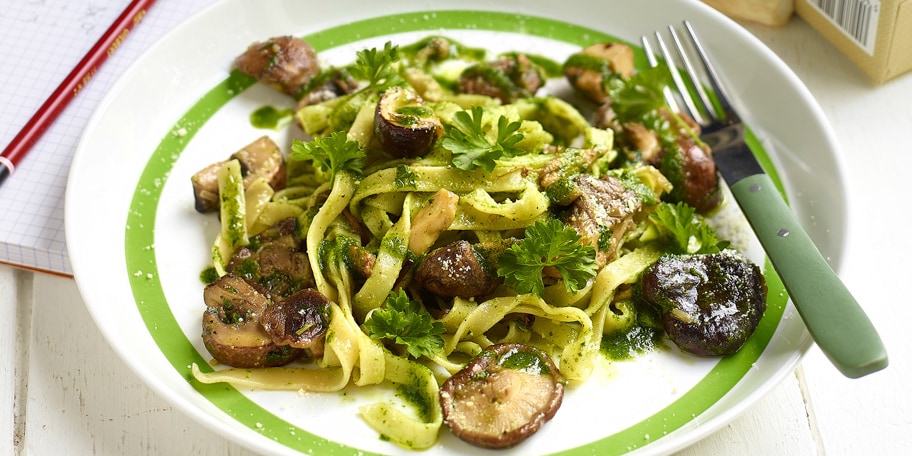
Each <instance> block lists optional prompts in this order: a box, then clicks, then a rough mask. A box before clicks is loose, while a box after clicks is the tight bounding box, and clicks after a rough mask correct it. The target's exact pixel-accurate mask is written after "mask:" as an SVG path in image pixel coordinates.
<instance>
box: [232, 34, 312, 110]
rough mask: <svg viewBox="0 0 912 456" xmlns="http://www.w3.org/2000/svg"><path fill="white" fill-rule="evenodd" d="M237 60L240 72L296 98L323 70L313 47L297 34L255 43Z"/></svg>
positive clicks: (236, 63)
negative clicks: (296, 35)
mask: <svg viewBox="0 0 912 456" xmlns="http://www.w3.org/2000/svg"><path fill="white" fill-rule="evenodd" d="M234 63H235V65H236V66H237V69H238V70H239V71H240V72H242V73H244V74H246V75H249V76H252V77H254V78H256V79H257V80H258V81H260V82H261V83H263V84H266V85H268V86H270V87H272V88H274V89H276V90H278V91H280V92H284V93H287V94H288V95H291V96H294V97H297V96H298V95H299V93H300V92H301V90H302V89H303V88H304V87H305V86H306V84H307V83H308V82H309V81H310V79H311V78H313V77H314V76H316V75H317V74H319V73H320V64H319V62H318V61H317V53H316V52H315V51H314V49H313V47H312V46H311V45H310V43H308V42H306V41H304V40H302V39H300V38H297V37H293V36H280V37H275V38H270V39H269V40H266V41H265V42H262V43H259V42H257V43H253V44H251V45H250V46H249V47H248V48H247V50H246V51H245V52H244V53H243V54H241V55H240V56H238V57H237V59H235V61H234Z"/></svg>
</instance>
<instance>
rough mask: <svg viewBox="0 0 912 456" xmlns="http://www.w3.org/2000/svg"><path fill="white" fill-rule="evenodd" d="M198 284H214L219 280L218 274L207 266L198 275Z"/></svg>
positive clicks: (211, 267)
mask: <svg viewBox="0 0 912 456" xmlns="http://www.w3.org/2000/svg"><path fill="white" fill-rule="evenodd" d="M199 278H200V282H203V283H204V284H206V285H209V284H210V283H213V282H215V281H216V280H218V279H219V275H218V272H217V271H216V270H215V267H213V266H209V267H208V268H206V269H203V270H202V271H201V272H200V275H199Z"/></svg>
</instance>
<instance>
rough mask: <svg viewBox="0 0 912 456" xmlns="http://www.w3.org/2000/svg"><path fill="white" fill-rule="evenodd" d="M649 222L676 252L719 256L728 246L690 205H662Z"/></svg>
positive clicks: (650, 216) (653, 213)
mask: <svg viewBox="0 0 912 456" xmlns="http://www.w3.org/2000/svg"><path fill="white" fill-rule="evenodd" d="M649 220H650V221H651V222H652V223H653V224H654V225H655V226H656V228H657V229H658V230H659V232H660V234H663V235H664V237H665V238H666V240H667V243H668V244H670V246H669V247H670V248H671V249H672V251H674V252H675V253H689V254H694V253H716V252H719V251H721V250H724V249H725V248H727V247H728V245H729V243H728V241H719V238H718V237H716V232H715V230H713V229H712V227H711V226H709V224H707V223H706V221H705V220H704V219H703V218H702V217H700V215H699V214H697V211H696V209H694V208H693V207H691V206H689V205H688V204H686V203H681V202H679V203H675V204H673V203H661V204H659V205H658V206H656V210H655V212H652V213H650V214H649Z"/></svg>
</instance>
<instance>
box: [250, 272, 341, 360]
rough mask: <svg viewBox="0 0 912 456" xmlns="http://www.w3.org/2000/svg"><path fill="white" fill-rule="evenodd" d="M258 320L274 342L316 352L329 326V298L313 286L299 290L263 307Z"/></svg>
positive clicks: (321, 348) (316, 354) (316, 353)
mask: <svg viewBox="0 0 912 456" xmlns="http://www.w3.org/2000/svg"><path fill="white" fill-rule="evenodd" d="M260 324H262V325H263V329H265V330H266V333H268V334H269V336H270V337H271V338H272V340H273V342H275V343H276V344H278V345H288V346H291V347H294V348H301V349H307V350H309V351H310V354H311V355H312V356H320V355H322V354H323V343H324V341H325V338H326V330H327V329H328V328H329V299H326V297H325V296H323V294H321V293H320V292H319V291H317V290H314V289H313V288H306V289H304V290H300V291H298V292H296V293H294V294H292V295H291V296H289V297H287V298H285V299H284V300H282V301H279V302H276V303H274V304H273V305H271V306H268V307H266V309H265V310H264V311H263V315H262V316H261V317H260Z"/></svg>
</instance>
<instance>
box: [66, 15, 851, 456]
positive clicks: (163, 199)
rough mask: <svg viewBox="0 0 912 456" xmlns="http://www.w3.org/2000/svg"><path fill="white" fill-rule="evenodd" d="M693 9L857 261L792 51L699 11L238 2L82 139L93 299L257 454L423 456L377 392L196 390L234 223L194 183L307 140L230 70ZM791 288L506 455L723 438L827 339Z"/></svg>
mask: <svg viewBox="0 0 912 456" xmlns="http://www.w3.org/2000/svg"><path fill="white" fill-rule="evenodd" d="M457 9H458V10H460V11H457ZM466 11H470V12H466ZM504 11H509V12H504ZM685 18H686V19H689V20H690V21H691V22H692V23H693V24H694V25H695V27H696V28H697V30H698V31H699V32H700V33H701V35H702V37H703V40H704V42H705V44H706V45H707V47H708V48H709V51H710V53H711V54H712V55H713V56H714V57H715V60H716V61H718V63H719V65H720V67H721V70H722V73H723V75H724V76H725V78H726V79H727V80H728V81H729V83H730V85H731V87H732V93H734V94H736V95H737V98H738V101H739V102H740V103H739V106H740V107H741V108H742V111H745V114H747V115H746V116H745V117H747V119H748V120H749V124H750V125H751V127H752V128H753V131H755V132H756V133H757V135H758V137H759V138H760V142H761V143H762V146H763V147H762V148H765V150H766V153H767V154H768V156H767V158H769V160H770V163H771V164H773V165H775V169H776V170H778V175H779V177H780V178H781V180H782V183H783V186H784V188H785V190H786V192H787V194H788V196H789V197H790V199H791V201H792V204H793V207H794V208H795V211H796V212H797V213H798V215H799V217H800V219H801V220H802V222H803V223H804V225H805V227H806V228H807V230H808V231H809V233H810V234H811V236H812V237H813V238H814V239H815V241H816V242H817V244H818V246H819V248H820V249H821V251H822V252H823V253H824V255H826V256H828V257H829V258H830V259H831V262H832V263H833V264H838V261H839V256H840V254H841V252H842V250H843V243H844V240H845V233H844V232H843V231H842V229H843V227H844V226H845V223H844V222H845V219H846V213H845V207H844V206H843V205H842V202H843V201H844V198H842V197H841V196H842V192H843V185H842V184H843V181H844V179H843V178H842V168H841V166H840V164H839V160H840V157H839V153H838V148H837V145H836V142H835V140H834V135H833V134H832V132H831V131H830V129H829V127H828V126H827V124H826V122H825V120H824V117H823V115H822V114H821V112H820V109H819V108H818V106H817V105H816V103H815V102H814V101H813V99H812V98H811V96H810V95H809V93H808V91H807V90H806V89H805V88H804V87H803V86H802V85H801V83H800V82H799V81H798V80H797V78H796V77H795V76H794V75H793V74H792V73H791V72H790V71H789V70H788V69H787V68H786V67H785V66H784V64H783V63H782V62H781V61H779V60H778V59H777V58H776V57H775V56H774V55H773V54H772V53H771V52H770V51H769V50H767V49H766V48H765V47H763V46H762V45H761V44H760V43H759V42H758V41H757V40H755V39H754V38H753V37H752V36H750V35H749V34H748V33H747V32H745V31H744V30H742V29H741V28H740V27H738V26H737V25H736V24H734V23H733V22H731V21H729V20H727V19H726V18H724V17H723V16H721V15H719V14H717V13H716V12H715V11H713V10H711V9H709V8H707V7H705V6H704V5H702V4H700V3H699V2H689V1H669V0H652V1H644V0H614V1H606V0H598V1H585V0H567V1H563V2H553V1H541V0H525V1H523V2H521V3H518V4H517V6H515V7H512V8H511V7H509V5H507V4H506V2H500V3H496V4H495V2H491V1H478V0H473V1H461V2H430V1H426V0H420V1H398V2H370V1H349V2H345V3H344V4H342V3H341V2H325V3H323V2H320V3H317V2H301V1H295V0H286V1H275V2H271V3H256V4H254V2H247V1H244V0H226V1H223V2H221V3H219V4H217V5H215V6H213V7H211V8H210V9H207V10H205V11H203V12H202V13H201V14H199V15H197V16H196V17H194V18H192V19H191V20H189V21H187V22H186V23H185V24H183V25H182V26H181V27H179V28H177V29H176V30H174V31H173V32H171V33H170V34H169V35H168V36H167V37H166V38H165V39H163V40H162V41H161V42H160V43H159V44H158V45H156V46H155V47H154V48H153V49H151V50H150V51H149V52H148V53H146V54H145V55H144V56H143V57H142V58H141V59H140V60H139V61H138V62H137V63H136V64H135V65H134V66H133V67H132V68H131V69H130V70H129V71H128V72H127V73H126V74H125V75H124V77H123V78H122V79H121V80H120V81H119V82H118V83H117V84H116V85H115V87H114V88H113V89H112V90H111V91H110V93H109V94H108V96H107V97H106V98H105V100H104V102H103V103H102V105H101V107H100V108H99V110H98V112H97V113H96V114H95V116H94V117H93V119H92V121H91V122H90V124H89V126H88V128H87V130H86V132H85V135H84V137H83V139H82V141H81V143H80V146H79V149H78V151H77V153H76V156H75V158H74V160H73V165H72V170H71V173H70V180H69V187H68V192H67V202H66V228H67V243H68V245H69V248H70V257H71V261H72V265H73V269H74V271H75V276H76V281H77V283H78V285H79V289H80V291H81V292H82V294H83V297H84V300H85V302H86V304H87V306H88V309H89V311H90V312H91V314H92V316H93V317H94V319H95V321H96V323H97V324H98V327H99V328H100V330H101V332H102V333H103V334H104V335H105V337H106V338H107V339H108V341H109V342H110V344H111V345H112V346H113V347H114V349H115V350H116V351H117V352H118V353H119V354H120V355H121V356H122V357H123V359H124V360H125V361H126V363H127V364H129V365H130V366H131V367H132V368H133V369H134V370H135V371H136V372H137V373H138V374H139V376H140V377H141V378H142V379H144V380H145V381H146V382H147V383H148V384H149V385H150V386H151V387H152V388H154V389H155V390H156V391H158V392H159V393H161V394H162V395H164V396H165V397H167V398H168V399H169V400H170V401H171V402H173V403H174V404H175V405H176V406H177V407H179V408H180V409H181V410H183V411H184V412H186V413H187V414H188V415H190V416H192V417H193V418H195V419H197V420H199V421H200V422H202V423H204V424H205V425H207V426H209V427H211V428H212V429H214V430H216V431H218V432H220V433H222V434H224V435H225V436H226V437H228V438H231V439H234V440H236V441H238V442H240V443H242V444H244V445H247V446H249V447H250V448H252V449H255V450H257V451H261V452H264V453H277V454H296V453H298V452H305V453H309V452H313V453H317V454H350V453H358V452H364V453H368V454H369V453H402V454H410V453H412V452H410V451H407V450H403V449H401V448H399V447H396V446H395V445H393V444H391V443H389V442H384V441H382V440H381V439H380V438H378V436H377V435H376V434H375V433H374V432H373V431H371V430H370V429H369V428H368V427H367V426H366V424H364V423H363V421H362V420H361V419H360V418H359V417H358V416H357V406H358V405H360V403H361V401H362V400H363V399H364V395H363V394H362V393H358V392H354V391H346V392H347V395H345V396H344V397H343V396H342V395H337V394H306V395H299V394H298V393H284V392H238V391H237V390H235V389H234V388H231V387H226V386H224V385H217V386H205V385H200V384H198V383H196V382H191V381H189V378H190V375H189V365H190V364H191V363H192V362H197V363H204V362H206V361H207V360H208V359H209V356H208V354H207V353H206V351H205V349H204V348H203V347H202V343H201V341H200V336H199V334H200V318H201V315H202V310H203V304H202V293H201V290H202V283H201V282H200V281H199V279H198V274H199V272H200V271H201V270H202V269H203V268H204V267H205V266H206V264H207V261H208V248H209V247H208V246H209V245H210V243H211V242H212V239H213V236H214V234H215V232H216V230H217V222H216V220H215V218H214V217H205V216H202V215H199V214H197V213H196V212H195V211H194V209H193V198H192V192H191V189H190V181H189V177H190V175H192V174H193V172H195V171H196V170H198V169H200V168H201V167H202V166H204V165H206V164H209V163H211V162H213V161H215V160H218V159H222V158H224V157H225V156H226V155H228V154H229V153H231V152H232V151H234V150H236V149H238V148H239V147H240V146H242V145H244V144H247V143H249V142H250V141H252V140H253V139H255V138H256V137H258V136H260V135H262V134H269V135H270V136H272V137H273V138H274V139H276V140H277V141H278V142H279V144H280V145H283V147H285V148H286V150H287V146H288V143H289V142H290V138H289V137H288V134H287V133H284V132H278V131H274V130H257V129H255V128H253V127H252V126H251V125H250V122H249V121H248V115H249V114H250V113H251V112H252V111H253V110H255V109H256V108H258V107H261V106H264V105H272V106H290V100H289V99H287V98H285V97H283V96H281V95H278V94H277V93H275V92H274V91H272V90H270V89H266V88H265V87H262V86H260V85H253V86H251V87H249V88H246V86H244V85H241V86H236V85H235V81H236V80H235V79H234V78H231V77H230V76H229V74H230V67H231V62H232V60H233V59H234V57H235V56H236V55H238V54H239V53H240V52H242V51H243V50H244V49H245V48H246V47H247V45H249V44H250V43H252V42H254V41H257V40H263V39H266V38H269V37H272V36H278V35H283V34H293V35H297V36H304V37H306V38H307V39H308V40H309V41H311V42H312V43H313V44H314V45H315V46H316V47H317V49H318V50H320V51H323V53H322V54H321V56H323V57H325V58H327V59H329V60H332V59H339V60H338V61H339V63H342V62H348V61H351V60H352V59H353V56H354V51H355V50H358V49H361V48H363V47H365V46H366V47H371V46H378V45H382V43H383V42H384V41H386V40H387V39H391V40H393V41H395V42H397V43H398V44H408V43H411V42H412V41H414V40H415V39H417V38H420V37H423V36H425V35H427V34H430V33H443V34H446V35H449V36H452V37H454V38H456V39H458V40H460V41H463V42H464V43H466V44H468V45H472V46H485V47H488V48H492V47H493V48H492V50H524V51H527V52H531V53H535V54H542V55H547V56H552V57H553V58H555V59H558V60H560V59H561V58H562V57H563V56H566V54H567V53H568V52H570V50H572V49H577V48H578V47H579V46H580V45H581V44H588V43H591V42H595V41H597V40H601V39H604V38H605V37H604V35H605V34H609V35H612V36H615V37H620V38H622V39H626V40H628V41H632V42H637V39H638V37H639V36H640V35H641V34H644V33H649V32H650V31H652V30H657V29H660V28H663V27H665V25H666V24H677V23H679V22H680V21H681V20H682V19H685ZM334 56H335V57H334ZM747 108H749V114H748V113H747V112H746V111H747ZM762 148H758V150H759V149H762ZM760 153H761V155H763V152H762V151H760ZM771 290H773V291H774V292H772V293H770V308H769V310H768V312H767V315H766V316H765V317H764V319H763V322H762V323H761V327H760V328H759V329H758V331H757V333H756V336H755V337H754V338H753V339H751V341H750V342H749V344H748V346H746V347H745V349H744V350H742V351H741V352H740V353H739V354H738V355H736V356H734V357H730V358H726V359H725V360H723V361H720V362H717V361H715V360H705V359H696V358H692V357H687V356H679V355H677V354H675V352H674V351H662V352H657V353H653V354H650V355H648V356H644V357H642V358H640V359H637V360H636V361H631V362H620V363H613V364H610V365H609V364H608V363H604V364H605V365H604V366H601V368H600V370H599V371H598V372H597V373H596V375H594V376H593V378H592V379H590V381H588V382H587V383H586V384H585V385H583V386H582V387H580V388H577V389H574V390H572V391H570V392H568V394H567V397H566V399H565V402H564V405H563V406H562V408H561V410H560V412H559V413H558V414H557V416H556V417H555V418H554V419H553V420H552V421H551V422H549V423H548V424H547V425H546V426H545V427H544V428H543V429H542V431H540V432H539V433H538V434H537V435H535V436H533V437H532V438H531V439H530V440H528V441H527V442H525V443H524V444H522V445H520V446H519V447H517V448H516V449H514V450H508V451H500V452H498V453H497V454H514V453H523V454H530V453H540V454H549V453H561V452H567V453H572V454H577V453H597V454H620V453H627V452H631V451H633V452H643V453H667V452H669V451H672V450H675V449H679V448H682V447H684V446H686V445H689V444H691V443H693V442H695V441H697V440H698V439H700V438H703V437H705V436H706V435H708V434H709V433H711V432H713V431H715V430H716V429H718V428H719V427H720V426H722V425H723V424H725V423H727V422H728V421H730V420H731V419H733V418H734V417H735V416H737V415H738V414H739V413H741V412H742V411H744V410H745V408H746V407H748V406H749V405H750V404H752V403H754V402H755V401H757V400H758V399H759V398H760V397H762V396H763V395H764V394H766V393H767V392H768V391H769V390H770V389H772V388H773V387H774V386H775V385H776V384H777V383H778V382H779V381H780V380H781V379H782V378H784V377H785V376H786V375H788V374H789V373H790V372H791V371H792V370H793V368H794V367H795V365H796V364H797V363H798V361H799V359H800V358H801V356H802V354H803V353H804V352H805V351H806V350H807V349H808V347H809V346H810V343H811V341H810V338H809V336H808V334H807V332H806V330H805V329H804V326H803V324H802V323H801V321H800V319H799V318H798V317H797V314H796V313H795V312H794V310H793V308H792V307H791V305H790V304H789V305H786V303H785V301H786V300H785V298H784V297H783V294H781V293H779V292H778V291H777V290H781V286H779V285H777V284H776V283H775V280H773V281H772V283H771ZM375 399H376V395H375V397H374V400H375ZM372 401H373V400H372ZM463 452H473V453H478V452H480V451H479V450H478V449H476V448H471V447H468V446H466V445H464V444H463V443H462V442H460V441H459V440H458V439H455V438H454V437H453V436H451V435H450V434H449V433H448V432H447V431H445V430H444V431H443V432H442V433H441V440H440V443H439V444H438V445H437V446H436V447H434V448H433V449H431V450H429V451H426V452H423V453H422V454H434V455H437V454H457V453H463Z"/></svg>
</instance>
